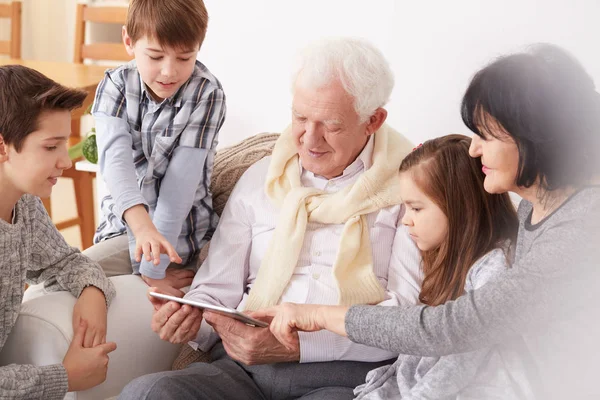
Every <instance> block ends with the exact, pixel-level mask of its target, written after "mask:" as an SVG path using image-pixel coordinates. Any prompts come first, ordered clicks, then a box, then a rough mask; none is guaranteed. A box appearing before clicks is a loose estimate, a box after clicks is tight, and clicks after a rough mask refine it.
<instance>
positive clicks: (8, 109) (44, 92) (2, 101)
mask: <svg viewBox="0 0 600 400" xmlns="http://www.w3.org/2000/svg"><path fill="white" fill-rule="evenodd" d="M86 95H87V93H86V92H85V91H83V90H78V89H71V88H67V87H65V86H63V85H61V84H59V83H56V82H54V81H53V80H52V79H50V78H48V77H46V76H45V75H43V74H41V73H40V72H38V71H36V70H33V69H31V68H27V67H24V66H22V65H6V66H2V67H0V135H2V138H3V140H4V143H6V144H9V145H12V146H13V147H14V148H15V150H17V151H20V150H21V148H22V146H23V142H24V141H25V138H26V137H27V135H29V134H30V133H31V132H34V131H36V130H37V129H38V119H39V116H40V114H42V113H43V112H45V111H63V110H66V111H71V110H73V109H75V108H77V107H80V106H81V105H82V103H83V100H84V99H85V97H86Z"/></svg>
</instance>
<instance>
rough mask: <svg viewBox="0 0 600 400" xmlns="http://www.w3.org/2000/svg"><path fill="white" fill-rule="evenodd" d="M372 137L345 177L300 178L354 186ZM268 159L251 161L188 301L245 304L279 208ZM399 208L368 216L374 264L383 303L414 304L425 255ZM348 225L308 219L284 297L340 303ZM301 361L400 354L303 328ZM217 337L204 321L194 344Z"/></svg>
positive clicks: (328, 186) (206, 345) (332, 186)
mask: <svg viewBox="0 0 600 400" xmlns="http://www.w3.org/2000/svg"><path fill="white" fill-rule="evenodd" d="M372 156H373V139H372V138H371V139H370V140H369V141H368V143H367V145H366V146H365V148H364V149H363V151H362V152H361V154H360V155H359V157H358V158H357V159H356V160H355V161H354V162H353V163H352V164H350V165H349V166H348V167H347V168H346V169H345V170H344V172H343V174H342V175H341V176H339V177H336V178H333V179H329V180H328V179H326V178H324V177H320V176H316V175H314V174H313V173H312V172H310V171H307V170H305V169H302V173H301V182H302V185H303V186H305V187H315V188H318V189H321V190H325V191H327V192H334V191H337V190H339V189H341V188H343V187H345V186H348V185H351V184H353V183H354V182H356V180H357V179H358V177H359V176H360V174H361V173H362V172H364V170H365V169H366V168H369V167H370V166H371V159H372ZM270 159H271V158H270V157H266V158H264V159H263V160H261V161H259V162H257V163H255V164H254V165H252V166H251V167H250V168H249V169H248V170H247V171H246V172H245V173H244V175H243V176H242V177H241V178H240V180H239V181H238V183H237V185H236V187H235V188H234V190H233V192H232V193H231V196H230V197H229V201H228V202H227V205H226V206H225V210H224V211H223V215H222V216H221V220H220V222H219V225H218V227H217V230H216V232H215V235H214V236H213V239H212V242H211V247H210V251H209V254H208V257H207V259H206V261H205V262H204V264H203V265H202V267H201V268H200V269H199V271H198V273H197V274H196V277H195V278H194V281H193V283H192V287H191V290H190V291H189V292H188V293H187V294H186V296H185V297H186V298H189V299H194V300H197V301H202V302H208V303H211V304H217V305H223V306H226V307H231V308H236V309H240V310H241V309H243V308H244V304H245V302H246V298H247V296H248V293H249V291H250V289H251V288H252V285H253V283H254V280H255V279H256V276H257V274H258V270H259V268H260V264H261V260H262V258H263V256H264V254H265V252H266V251H267V248H268V246H269V243H270V242H271V237H272V234H273V232H274V230H275V225H276V223H277V218H278V214H279V213H278V209H277V208H276V207H275V206H274V205H273V204H272V203H271V201H270V200H269V199H268V198H267V196H266V194H265V191H264V186H265V179H266V175H267V170H268V168H269V162H270ZM402 213H403V207H402V206H401V205H397V206H392V207H388V208H384V209H381V210H379V211H376V212H373V213H370V214H368V215H367V222H368V224H369V227H370V236H371V247H372V251H373V268H374V272H375V274H376V276H377V278H378V279H379V282H380V283H381V285H382V286H383V287H384V288H386V299H385V301H383V302H382V303H380V305H385V306H402V305H407V306H408V305H414V304H416V303H417V302H418V295H419V291H420V286H421V282H422V273H421V271H420V262H421V258H420V255H419V251H418V249H417V247H416V246H415V244H414V242H413V241H412V240H411V239H410V237H409V236H408V232H407V230H406V227H404V226H403V225H402V224H401V223H400V220H401V217H402ZM343 228H344V225H343V224H339V225H331V224H330V225H325V224H319V223H313V222H309V223H308V225H307V228H306V234H305V236H304V244H303V246H302V250H301V251H300V256H299V259H298V262H297V264H296V268H295V270H294V274H293V276H292V278H291V280H290V282H289V284H288V286H287V288H286V289H285V290H284V292H283V294H282V296H281V299H280V302H282V303H283V302H293V303H307V304H338V290H337V283H336V280H335V278H334V276H333V274H332V269H333V263H334V261H335V259H336V255H337V250H338V247H339V242H340V238H341V234H342V231H343ZM299 335H300V361H301V362H320V361H333V360H354V361H372V362H375V361H382V360H386V359H390V358H394V357H397V354H396V353H392V352H388V351H385V350H381V349H375V348H372V347H368V346H365V345H361V344H357V343H353V342H351V341H350V340H349V339H347V338H343V337H341V336H338V335H336V334H334V333H331V332H327V331H320V332H313V333H304V332H300V333H299ZM217 340H218V336H217V334H216V333H215V332H214V331H213V330H212V328H211V327H210V326H209V325H208V324H206V323H205V322H203V323H202V327H201V329H200V332H199V334H198V338H197V340H196V343H197V344H198V345H199V347H200V348H201V349H202V350H205V351H206V350H208V349H210V348H211V347H212V346H213V345H214V343H215V342H216V341H217Z"/></svg>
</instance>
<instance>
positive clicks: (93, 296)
mask: <svg viewBox="0 0 600 400" xmlns="http://www.w3.org/2000/svg"><path fill="white" fill-rule="evenodd" d="M82 322H84V323H85V326H86V330H85V332H84V336H83V340H82V346H83V347H84V348H90V347H95V346H97V345H99V344H102V343H106V298H105V297H104V293H102V291H101V290H100V289H98V288H97V287H95V286H88V287H86V288H85V289H83V291H82V292H81V295H79V299H78V300H77V303H75V307H73V331H74V332H75V331H77V330H78V327H79V326H80V325H81V323H82Z"/></svg>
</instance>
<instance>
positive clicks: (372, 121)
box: [367, 107, 388, 136]
mask: <svg viewBox="0 0 600 400" xmlns="http://www.w3.org/2000/svg"><path fill="white" fill-rule="evenodd" d="M387 115H388V113H387V110H386V109H385V108H382V107H379V108H378V109H377V110H375V112H374V113H373V115H371V116H370V117H369V121H368V122H367V135H368V136H370V135H372V134H374V133H375V132H377V131H378V130H379V128H381V125H383V123H384V122H385V120H386V118H387Z"/></svg>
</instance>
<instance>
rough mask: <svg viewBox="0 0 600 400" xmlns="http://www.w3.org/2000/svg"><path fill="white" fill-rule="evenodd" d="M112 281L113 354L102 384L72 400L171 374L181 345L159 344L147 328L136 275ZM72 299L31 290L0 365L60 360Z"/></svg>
mask: <svg viewBox="0 0 600 400" xmlns="http://www.w3.org/2000/svg"><path fill="white" fill-rule="evenodd" d="M110 279H111V280H112V282H113V284H114V285H115V288H116V291H117V296H116V297H115V299H114V300H113V302H112V305H111V307H110V309H109V310H108V331H107V335H106V339H107V340H108V341H113V342H116V343H117V350H115V351H114V352H112V353H111V354H110V355H109V357H110V362H109V365H108V373H107V377H106V381H105V382H104V383H102V384H100V385H98V386H96V387H94V388H92V389H89V390H86V391H83V392H77V393H70V394H69V396H68V397H70V398H75V399H78V400H87V399H105V398H108V397H112V396H116V395H118V394H119V392H120V391H121V389H123V387H124V386H125V385H126V384H128V383H129V382H130V381H131V380H133V379H135V378H137V377H138V376H141V375H145V374H149V373H153V372H159V371H165V370H170V369H171V365H172V364H173V361H174V360H175V358H176V357H177V353H178V351H179V348H180V347H179V346H178V345H173V344H170V343H167V342H164V341H162V340H160V338H159V337H158V335H157V334H155V333H154V332H152V330H151V329H150V321H151V318H152V305H151V304H150V302H149V301H148V299H147V297H146V291H147V288H148V286H147V285H146V284H145V283H144V282H143V281H142V280H141V279H140V277H139V276H135V275H125V276H116V277H112V278H110ZM41 294H44V295H43V296H40V295H41ZM75 300H76V299H75V298H74V297H73V296H72V295H71V294H70V293H68V292H53V293H47V294H46V293H45V291H44V290H43V287H42V285H36V286H33V287H31V288H29V289H28V290H27V291H26V292H25V298H24V300H23V304H22V306H21V311H20V313H19V317H18V319H17V323H16V324H15V326H14V327H13V330H12V332H11V334H10V336H9V337H8V339H7V341H6V343H5V345H4V348H3V349H2V352H1V353H0V365H6V364H11V363H17V364H35V365H49V364H56V363H60V362H62V360H63V358H64V355H65V353H66V351H67V349H68V347H69V343H70V341H71V339H72V337H73V326H72V315H73V306H74V305H75Z"/></svg>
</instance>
